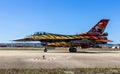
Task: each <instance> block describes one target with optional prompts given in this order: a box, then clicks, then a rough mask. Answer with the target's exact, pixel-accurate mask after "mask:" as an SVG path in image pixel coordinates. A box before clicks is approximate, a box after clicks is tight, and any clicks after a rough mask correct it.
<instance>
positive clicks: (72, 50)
mask: <svg viewBox="0 0 120 74" xmlns="http://www.w3.org/2000/svg"><path fill="white" fill-rule="evenodd" d="M69 52H77V48H75V47H70V48H69Z"/></svg>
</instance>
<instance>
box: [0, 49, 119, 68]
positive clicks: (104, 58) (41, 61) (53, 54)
mask: <svg viewBox="0 0 120 74" xmlns="http://www.w3.org/2000/svg"><path fill="white" fill-rule="evenodd" d="M0 68H2V69H3V68H19V69H21V68H22V69H39V68H43V69H52V68H120V51H79V52H78V53H69V52H68V50H57V49H56V50H48V52H47V53H44V52H43V50H0Z"/></svg>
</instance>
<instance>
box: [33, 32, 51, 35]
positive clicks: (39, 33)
mask: <svg viewBox="0 0 120 74" xmlns="http://www.w3.org/2000/svg"><path fill="white" fill-rule="evenodd" d="M47 34H49V33H46V32H35V33H34V34H33V35H47Z"/></svg>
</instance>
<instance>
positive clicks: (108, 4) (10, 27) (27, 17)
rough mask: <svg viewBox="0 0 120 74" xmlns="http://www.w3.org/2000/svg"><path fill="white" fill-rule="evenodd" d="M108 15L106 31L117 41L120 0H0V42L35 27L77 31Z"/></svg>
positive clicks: (20, 35)
mask: <svg viewBox="0 0 120 74" xmlns="http://www.w3.org/2000/svg"><path fill="white" fill-rule="evenodd" d="M101 19H110V21H109V23H108V26H107V28H106V30H105V32H108V33H109V36H108V39H110V40H112V41H113V42H111V43H114V44H116V43H120V33H119V32H120V0H0V43H11V42H13V41H12V40H15V39H19V38H23V37H25V36H27V35H31V34H33V33H35V32H38V31H45V32H50V33H57V34H68V35H70V34H76V33H83V32H87V31H89V30H90V29H91V28H92V27H93V26H94V25H95V24H96V23H97V22H98V21H100V20H101Z"/></svg>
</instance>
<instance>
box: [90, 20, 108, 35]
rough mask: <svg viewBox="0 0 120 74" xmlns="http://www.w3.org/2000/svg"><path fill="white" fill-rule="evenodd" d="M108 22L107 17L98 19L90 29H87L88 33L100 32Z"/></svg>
mask: <svg viewBox="0 0 120 74" xmlns="http://www.w3.org/2000/svg"><path fill="white" fill-rule="evenodd" d="M108 22H109V19H102V20H100V21H99V22H98V23H97V24H96V25H95V26H94V27H93V28H92V29H91V30H89V31H88V34H96V33H97V34H102V33H103V32H104V30H105V28H106V26H107V24H108Z"/></svg>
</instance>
